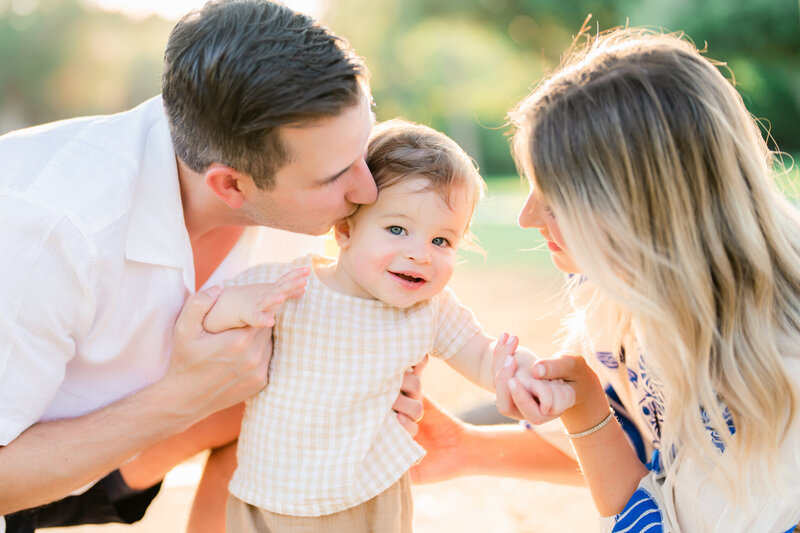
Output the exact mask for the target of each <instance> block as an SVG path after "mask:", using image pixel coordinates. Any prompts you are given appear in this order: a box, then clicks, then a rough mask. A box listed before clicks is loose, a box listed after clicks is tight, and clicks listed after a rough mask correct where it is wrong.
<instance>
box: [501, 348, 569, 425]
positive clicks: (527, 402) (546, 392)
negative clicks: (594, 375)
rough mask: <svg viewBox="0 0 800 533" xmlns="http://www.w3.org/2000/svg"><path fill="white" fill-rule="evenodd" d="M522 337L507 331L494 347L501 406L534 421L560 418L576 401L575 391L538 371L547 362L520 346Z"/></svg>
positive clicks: (506, 410)
mask: <svg viewBox="0 0 800 533" xmlns="http://www.w3.org/2000/svg"><path fill="white" fill-rule="evenodd" d="M517 344H518V340H517V339H516V337H514V336H510V337H508V336H507V335H506V334H505V333H504V334H503V335H502V336H501V337H500V339H499V340H498V341H497V344H496V345H495V350H494V359H495V361H494V368H496V369H499V371H498V372H497V374H496V375H495V391H496V393H497V410H498V411H500V413H502V414H504V415H506V416H509V417H511V418H516V419H523V418H524V419H526V420H528V421H529V422H530V423H532V424H542V423H544V422H548V421H550V420H552V419H554V418H558V417H559V416H561V414H562V413H563V412H564V411H566V410H567V409H569V408H571V407H572V406H573V405H574V404H575V399H576V397H575V391H574V389H573V387H572V386H571V384H569V383H566V382H565V380H563V379H561V378H548V377H541V376H539V375H537V371H538V369H539V368H540V367H539V365H540V364H541V363H542V362H543V361H542V360H539V359H537V358H536V356H535V355H533V354H532V353H531V352H529V351H528V350H525V349H520V350H517Z"/></svg>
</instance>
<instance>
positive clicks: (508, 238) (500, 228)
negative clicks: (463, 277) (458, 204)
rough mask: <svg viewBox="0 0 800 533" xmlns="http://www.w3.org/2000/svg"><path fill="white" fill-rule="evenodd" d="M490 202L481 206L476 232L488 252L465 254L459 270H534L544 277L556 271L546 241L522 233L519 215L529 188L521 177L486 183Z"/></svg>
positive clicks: (532, 231)
mask: <svg viewBox="0 0 800 533" xmlns="http://www.w3.org/2000/svg"><path fill="white" fill-rule="evenodd" d="M486 181H487V185H488V191H487V194H486V198H485V199H484V200H483V201H481V203H479V204H478V208H477V210H476V212H475V218H474V220H473V223H472V232H473V234H474V235H475V237H476V238H477V241H478V244H479V245H480V247H481V248H483V250H484V251H485V252H486V256H485V257H484V256H483V255H482V254H480V253H477V252H474V251H470V250H468V249H467V250H462V251H460V253H459V257H460V259H461V264H460V265H459V268H468V269H490V270H495V269H498V268H504V267H510V266H515V267H521V268H532V269H534V270H536V271H537V272H538V271H541V272H542V273H550V272H553V271H554V268H555V267H553V265H552V262H551V261H550V254H549V253H547V251H546V250H545V249H544V248H543V245H544V240H543V239H542V236H541V235H540V234H539V232H538V231H536V230H535V229H522V228H520V227H519V226H518V225H517V215H518V214H519V211H520V209H521V208H522V205H523V203H524V202H525V198H526V196H527V194H528V186H527V184H525V183H523V182H522V181H521V180H520V179H519V177H517V176H498V177H493V178H489V179H487V180H486Z"/></svg>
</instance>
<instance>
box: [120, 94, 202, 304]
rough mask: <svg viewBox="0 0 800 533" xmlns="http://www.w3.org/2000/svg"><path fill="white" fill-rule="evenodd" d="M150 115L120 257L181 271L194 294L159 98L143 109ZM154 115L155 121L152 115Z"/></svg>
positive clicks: (191, 260) (173, 163)
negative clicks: (151, 117)
mask: <svg viewBox="0 0 800 533" xmlns="http://www.w3.org/2000/svg"><path fill="white" fill-rule="evenodd" d="M144 106H146V107H148V108H149V109H147V110H146V112H149V113H152V114H154V116H153V118H154V120H152V121H151V120H148V121H147V122H148V123H149V124H150V127H149V129H148V130H147V131H146V132H145V134H144V144H143V146H142V154H141V160H140V161H141V163H140V165H139V178H138V180H137V181H138V183H137V186H136V190H135V192H134V195H133V204H132V205H131V211H130V224H129V226H128V236H127V243H126V249H125V257H126V259H129V260H131V261H138V262H141V263H150V264H156V265H164V266H168V267H175V268H181V269H183V280H184V283H185V284H186V287H187V288H188V289H189V291H190V292H194V288H195V280H194V258H193V256H192V246H191V242H190V241H189V233H188V231H187V230H186V223H185V221H184V219H183V204H182V202H181V192H180V184H179V181H178V168H177V164H176V161H175V150H174V149H173V147H172V140H171V138H170V135H169V128H168V127H167V120H166V117H165V116H164V111H163V107H162V104H161V98H160V97H156V98H154V99H152V100H150V101H148V102H146V103H145V104H144ZM156 113H157V116H156V115H155V114H156Z"/></svg>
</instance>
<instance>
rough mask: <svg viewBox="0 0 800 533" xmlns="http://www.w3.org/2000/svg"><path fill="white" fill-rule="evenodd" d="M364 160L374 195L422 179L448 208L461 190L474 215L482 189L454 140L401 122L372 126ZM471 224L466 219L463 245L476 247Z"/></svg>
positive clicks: (470, 162) (475, 168) (472, 166)
mask: <svg viewBox="0 0 800 533" xmlns="http://www.w3.org/2000/svg"><path fill="white" fill-rule="evenodd" d="M366 160H367V166H368V167H369V170H370V172H372V176H373V177H374V178H375V184H376V185H377V187H378V194H380V191H381V190H383V189H385V188H387V187H391V186H392V185H395V184H397V183H400V182H401V181H403V180H405V179H409V178H418V177H424V178H426V179H427V180H428V188H429V189H430V190H431V191H434V192H436V193H437V194H439V195H440V197H441V198H442V200H443V201H444V202H445V204H446V205H447V206H448V207H449V208H451V209H452V208H453V205H452V195H451V192H452V191H453V190H454V189H457V188H462V187H463V188H464V190H466V191H467V193H468V196H469V198H470V200H471V201H472V211H473V214H474V211H475V206H476V205H477V203H478V201H479V200H480V199H481V198H483V195H484V191H485V190H486V183H484V181H483V178H481V175H480V173H479V172H478V166H477V165H476V163H475V161H474V160H473V159H472V158H471V157H470V156H469V155H467V153H466V152H465V151H464V150H463V149H462V148H461V147H460V146H459V145H458V144H457V143H456V142H455V141H454V140H452V139H451V138H450V137H448V136H447V135H445V134H444V133H442V132H440V131H436V130H435V129H433V128H429V127H428V126H423V125H422V124H415V123H413V122H409V121H407V120H405V119H400V118H396V119H392V120H387V121H386V122H382V123H380V124H378V125H376V126H375V128H374V129H373V130H372V135H371V137H370V141H369V145H368V147H367V159H366ZM471 223H472V218H471V217H470V224H468V225H467V228H466V229H465V231H464V242H465V243H466V244H467V245H470V246H472V247H477V244H476V243H475V239H474V237H473V236H472V235H471V233H470V226H471Z"/></svg>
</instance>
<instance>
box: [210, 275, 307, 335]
mask: <svg viewBox="0 0 800 533" xmlns="http://www.w3.org/2000/svg"><path fill="white" fill-rule="evenodd" d="M309 272H311V270H310V268H308V267H304V268H298V269H296V270H292V271H290V272H287V273H286V274H284V275H283V276H281V277H280V278H278V280H277V281H275V282H274V283H254V284H252V285H233V286H230V287H225V289H224V290H223V291H222V294H220V296H219V298H218V299H217V301H216V303H215V304H214V307H212V308H211V310H210V311H209V312H208V314H207V315H206V317H205V319H203V328H204V329H205V330H206V331H208V332H209V333H219V332H221V331H225V330H226V329H232V328H240V327H243V326H255V327H270V326H273V325H275V313H276V312H277V311H278V308H280V306H281V304H282V303H283V302H285V301H286V300H287V299H289V298H299V297H300V296H302V295H303V293H304V292H305V286H306V276H308V274H309Z"/></svg>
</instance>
